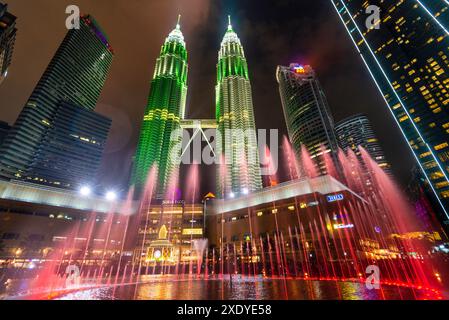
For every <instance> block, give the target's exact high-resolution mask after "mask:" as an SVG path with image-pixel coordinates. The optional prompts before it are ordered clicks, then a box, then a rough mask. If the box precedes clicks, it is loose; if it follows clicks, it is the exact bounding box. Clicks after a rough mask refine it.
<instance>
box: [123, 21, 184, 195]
mask: <svg viewBox="0 0 449 320" xmlns="http://www.w3.org/2000/svg"><path fill="white" fill-rule="evenodd" d="M187 73H188V64H187V50H186V44H185V41H184V36H183V34H182V32H181V27H180V25H179V20H178V24H177V25H176V28H175V29H174V30H173V31H172V32H171V33H170V34H169V36H168V37H167V39H166V40H165V43H164V45H163V46H162V49H161V53H160V56H159V58H158V59H157V60H156V67H155V70H154V76H153V80H152V82H151V89H150V95H149V98H148V105H147V107H146V110H145V115H144V117H143V124H142V128H141V132H140V139H139V144H138V147H137V151H136V155H135V159H134V166H133V171H132V176H131V185H134V186H135V188H136V191H137V192H140V191H142V189H143V187H144V185H145V181H146V179H147V176H148V172H149V170H150V168H151V167H153V166H154V165H155V166H156V167H157V169H158V186H157V191H156V193H157V195H158V197H163V196H164V195H165V192H166V189H167V186H168V183H169V181H170V178H171V177H172V175H173V174H175V173H176V172H177V170H179V163H177V159H174V158H172V157H170V154H172V150H173V148H174V147H175V146H176V145H177V142H179V141H174V140H173V139H171V135H172V132H174V131H175V130H179V129H180V125H179V122H180V120H181V119H184V113H185V104H186V96H187ZM179 139H180V138H179Z"/></svg>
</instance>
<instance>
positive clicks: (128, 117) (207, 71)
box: [0, 1, 412, 190]
mask: <svg viewBox="0 0 449 320" xmlns="http://www.w3.org/2000/svg"><path fill="white" fill-rule="evenodd" d="M15 3H17V6H18V7H19V8H20V6H21V3H20V1H15V2H13V3H12V4H10V7H11V8H10V10H14V8H15ZM44 3H45V2H44ZM195 5H196V4H195ZM195 5H194V6H195ZM262 5H263V6H264V5H266V4H264V3H262ZM46 6H47V9H48V6H49V5H48V4H46ZM60 7H63V6H62V5H60ZM80 7H81V10H82V11H84V12H89V13H92V14H93V15H95V8H90V7H92V5H91V4H89V5H87V4H83V3H82V1H81V3H80ZM233 7H235V6H234V5H233V4H232V3H231V4H230V5H229V7H228V6H226V5H225V4H224V3H221V4H218V5H212V7H209V6H206V8H209V9H204V10H207V11H208V12H207V14H204V16H205V18H204V17H203V19H202V20H201V19H198V17H197V18H196V19H193V20H192V19H189V15H192V12H189V10H188V9H187V13H186V14H184V17H183V21H184V23H183V25H185V29H186V30H187V33H186V39H187V42H188V50H189V46H190V47H193V49H192V50H193V51H194V52H196V53H198V46H200V47H201V46H205V45H209V40H210V39H209V38H211V37H212V36H211V34H212V33H213V32H215V34H214V36H213V37H214V38H215V39H217V37H218V38H219V37H220V36H219V34H220V33H221V31H220V30H222V27H223V26H224V25H225V24H226V16H227V14H225V13H223V12H222V13H218V12H217V11H219V10H221V11H230V12H229V13H232V11H233V10H235V8H233ZM319 7H320V10H322V11H324V12H327V14H329V18H330V19H333V20H334V22H338V20H337V19H335V15H334V13H333V12H332V11H331V9H332V8H331V7H329V4H327V5H323V6H319ZM322 7H324V9H323V8H322ZM52 9H53V8H52ZM89 9H91V10H89ZM181 9H184V10H186V8H181ZM53 10H55V9H53ZM97 10H98V9H97ZM17 11H18V10H15V12H14V13H16V14H18V13H20V11H19V12H17ZM179 11H180V13H183V12H182V11H183V10H179ZM235 11H237V13H236V14H235V15H234V16H235V18H234V19H233V20H234V21H235V24H237V25H238V28H239V29H240V28H241V29H242V31H241V33H242V36H243V37H245V40H244V41H245V42H248V43H249V44H248V45H247V46H248V49H247V51H249V53H247V55H248V61H249V70H250V76H251V79H254V80H253V82H254V85H253V95H254V109H255V113H256V114H255V118H256V127H257V128H279V129H280V131H281V133H286V129H285V124H284V123H283V120H284V119H283V117H282V107H281V102H280V99H279V96H278V92H277V88H276V86H274V87H273V88H271V89H270V90H269V91H270V96H269V97H268V98H267V93H266V91H267V90H264V87H265V86H266V85H265V84H261V82H264V81H266V79H268V80H269V81H266V82H267V85H268V84H270V86H271V85H272V84H273V83H274V84H275V81H276V80H275V66H276V65H277V64H280V63H282V62H285V64H288V63H290V62H292V61H298V59H297V57H288V58H285V54H284V55H283V56H282V55H280V57H279V58H273V57H268V58H267V57H265V59H271V60H272V61H273V62H274V63H273V64H272V68H263V67H262V66H261V63H260V60H261V59H260V57H258V56H255V55H254V51H255V50H257V48H259V45H258V43H257V42H256V46H254V42H255V41H256V39H255V38H254V37H250V34H251V29H250V28H249V26H250V25H251V24H254V23H255V21H257V20H258V19H260V18H259V17H257V16H255V15H254V17H252V16H251V15H249V17H248V18H247V17H246V16H245V15H244V14H245V13H247V12H245V9H244V8H243V9H240V10H235ZM312 11H313V10H311V12H312ZM177 13H178V12H176V13H174V12H172V15H173V17H172V18H170V19H168V18H167V19H163V20H164V21H163V24H162V25H161V28H163V29H165V30H167V28H169V27H170V26H172V25H173V20H174V19H176V14H177ZM227 13H228V12H227ZM101 14H103V13H101ZM136 16H137V17H138V14H137V13H136ZM215 16H217V17H219V18H220V19H219V20H218V21H220V23H219V25H216V24H214V27H215V28H211V30H206V29H205V27H204V24H207V21H209V20H213V18H214V17H215ZM59 17H60V18H65V15H64V12H61V14H60V15H59ZM98 19H99V21H100V23H102V25H104V29H105V30H107V31H108V35H109V36H110V37H111V36H112V37H114V33H111V32H109V30H110V27H108V25H109V24H110V22H109V21H108V19H106V20H103V19H100V18H98ZM28 20H29V19H26V18H25V17H24V15H23V14H22V18H21V21H22V22H21V23H23V24H25V25H28V23H30V22H28ZM189 20H190V21H189ZM305 20H306V19H305ZM275 21H277V22H279V21H278V19H277V20H275ZM60 29H61V30H58V31H59V32H61V31H64V26H63V24H62V25H61V28H60ZM214 29H216V30H214ZM26 31H27V30H26V28H25V30H24V33H25V32H26ZM55 31H56V30H55ZM340 31H341V34H342V36H345V34H344V33H343V31H344V30H340ZM165 32H166V31H165ZM266 32H267V33H269V32H270V30H266ZM156 33H157V32H156ZM156 33H155V34H156ZM204 33H206V34H205V37H202V38H206V39H208V41H204V40H199V39H198V37H193V36H194V35H195V34H197V35H204ZM317 33H318V34H323V31H318V32H317ZM19 35H20V34H19ZM149 35H150V37H149V38H151V39H153V38H154V39H155V40H154V41H156V40H157V41H160V40H159V39H156V38H157V37H156V36H153V33H151V34H149ZM164 38H165V36H164ZM189 38H191V39H192V40H191V41H189ZM21 39H22V38H20V37H19V43H20V44H23V42H21V41H20V40H21ZM271 39H272V37H271ZM120 40H121V39H120ZM22 41H23V40H22ZM29 41H30V40H29V39H27V40H26V42H29ZM308 41H311V40H310V38H309V40H308ZM111 42H113V43H114V47H115V48H116V47H117V46H116V45H115V42H117V40H116V41H114V40H111ZM218 42H219V40H218ZM347 42H348V41H347ZM28 45H29V44H28ZM51 45H53V46H54V44H48V45H47V48H48V47H51ZM118 45H119V46H120V41H119V43H118ZM267 45H269V43H267ZM347 45H348V48H349V49H340V50H341V52H345V51H346V50H348V51H349V52H350V50H352V48H351V46H350V43H349V42H348V43H347ZM158 46H160V45H158ZM158 46H156V47H154V46H152V47H154V48H152V49H151V50H152V51H154V49H155V48H157V47H158ZM217 46H218V45H217ZM20 48H21V46H20V45H19V48H18V50H20ZM47 51H51V49H47ZM210 51H215V50H210ZM292 51H293V53H289V55H291V54H294V55H297V54H298V53H295V51H297V52H299V53H300V52H302V51H309V56H310V57H308V58H304V59H299V61H306V60H308V61H310V60H313V59H317V58H316V57H313V54H312V53H311V52H314V53H315V54H316V55H320V54H324V55H325V54H327V53H326V52H327V50H324V51H323V52H321V50H320V46H319V45H318V44H317V45H316V46H308V47H307V50H292ZM116 52H117V55H118V56H119V57H120V56H121V53H120V52H121V50H119V49H116ZM262 53H263V54H262V56H270V55H271V54H270V53H269V50H268V52H265V50H264V51H263V52H262ZM23 54H24V52H23V51H19V53H18V57H17V59H18V60H19V62H17V63H20V61H21V60H20V59H21V57H20V56H22V55H23ZM340 54H341V53H340ZM201 56H205V58H206V62H207V61H208V60H212V59H213V60H216V53H214V52H212V53H209V52H207V53H203V54H200V55H198V54H193V53H192V54H191V60H192V61H193V62H192V61H191V62H190V64H191V65H192V64H193V63H195V61H196V63H195V65H192V67H193V71H192V73H193V80H192V82H193V85H192V89H191V97H189V98H188V101H187V108H186V109H187V111H186V113H187V114H188V116H187V117H188V118H200V117H201V118H211V116H210V114H211V113H212V114H213V110H214V108H213V101H214V100H213V98H212V99H202V100H204V101H202V100H201V104H197V103H195V102H198V101H199V100H198V95H199V94H201V93H202V92H203V91H204V94H205V95H206V97H207V96H210V97H213V95H214V90H213V88H212V89H211V86H210V83H209V85H207V86H206V87H209V88H210V89H208V90H202V89H200V87H199V83H198V80H199V79H204V78H209V79H210V78H212V77H214V78H215V76H214V75H213V73H214V72H213V70H214V69H215V68H214V67H212V68H210V64H209V67H207V66H206V64H205V65H199V64H198V62H197V61H198V59H199V58H201ZM41 59H42V58H41ZM122 59H123V58H122ZM42 60H43V59H42ZM116 60H117V61H120V58H117V59H116ZM147 60H150V59H148V58H145V65H148V62H147ZM282 60H284V61H282ZM324 62H325V61H324V60H323V63H317V69H318V72H319V75H320V78H323V79H324V81H323V86H324V87H325V91H326V92H327V93H328V95H329V96H330V99H329V100H330V103H329V104H330V107H331V109H332V111H333V112H334V113H336V120H339V119H340V118H341V117H342V114H343V115H351V113H355V112H356V111H364V110H359V109H358V108H357V107H352V108H351V109H350V108H349V107H347V106H345V107H344V108H339V106H340V105H341V102H340V101H338V100H337V99H336V98H335V96H336V93H335V89H334V88H332V87H330V83H329V79H331V80H332V78H333V77H337V78H342V77H344V75H343V74H340V75H337V76H336V75H335V74H332V72H331V71H330V70H329V68H332V66H329V65H328V64H327V63H324ZM124 63H125V61H124V60H121V63H120V62H114V63H113V66H112V70H111V77H110V78H111V79H108V81H107V82H106V86H105V92H104V93H103V94H102V98H101V100H100V103H99V106H98V109H99V110H100V112H103V113H107V114H108V115H111V117H112V118H113V132H112V136H111V138H110V142H109V143H108V147H107V150H106V153H107V154H106V158H105V160H104V161H103V166H102V172H103V173H104V172H112V174H111V175H109V176H108V177H106V178H105V179H104V180H103V181H101V182H102V183H103V184H104V185H119V186H123V185H126V183H127V180H128V177H129V170H130V169H127V168H130V167H131V165H130V163H131V157H132V154H133V153H134V149H135V148H136V147H135V144H136V142H137V140H138V139H137V134H138V131H139V128H138V123H140V121H139V120H136V121H135V120H134V119H136V115H137V117H140V116H139V113H140V112H142V111H143V108H142V105H144V104H145V103H144V104H137V103H135V102H134V103H130V104H129V105H128V103H125V104H124V105H126V106H127V107H122V108H119V107H118V106H114V104H115V103H116V102H115V101H122V100H123V98H125V97H126V96H127V95H129V94H130V92H131V91H130V92H127V90H126V89H127V88H129V86H126V85H125V86H124V87H123V88H116V89H117V90H115V92H113V93H112V92H111V86H112V87H115V86H116V85H117V77H116V76H115V77H114V74H116V73H115V72H117V71H116V70H117V69H120V70H122V67H123V66H124ZM126 63H127V64H129V63H130V62H129V59H128V60H127V61H126ZM214 64H215V63H214ZM326 64H327V65H326ZM117 65H118V66H117ZM114 68H117V69H114ZM138 68H139V70H140V69H141V70H143V72H142V74H143V73H145V74H148V73H150V74H151V71H152V67H150V66H148V68H141V67H138ZM261 68H262V69H264V70H265V69H266V71H264V72H260V71H261ZM352 68H355V69H359V67H358V66H352ZM320 69H321V70H324V74H323V76H321V74H322V71H321V70H320ZM337 69H338V67H337ZM122 71H123V70H122ZM360 71H361V73H362V74H357V75H354V72H353V73H352V74H349V75H348V78H351V77H354V76H355V77H362V76H363V72H364V71H363V69H362V68H360ZM211 73H212V74H211ZM14 76H15V75H14ZM127 77H128V78H129V77H130V75H129V74H128V75H127ZM191 77H192V75H191ZM362 78H364V77H362ZM11 81H14V84H17V82H16V81H17V80H16V79H14V78H13V80H11ZM23 81H26V82H31V81H30V80H28V79H24V80H23ZM365 81H366V84H365V92H366V91H368V92H374V94H373V99H372V100H373V101H376V100H378V101H380V102H381V99H380V98H379V97H378V96H377V93H376V92H375V90H374V89H375V88H373V86H372V85H371V84H370V83H369V78H368V77H366V80H365ZM133 82H135V80H134V79H133ZM332 82H334V81H332ZM147 83H148V82H147V81H139V82H138V83H137V82H136V84H137V86H135V87H136V88H141V87H143V86H148V85H147ZM206 83H208V82H206ZM351 83H353V82H352V81H351ZM12 85H13V84H8V83H5V86H9V87H8V89H10V88H11V86H12ZM339 86H340V84H339ZM348 86H349V83H348ZM329 88H330V89H329ZM2 90H6V89H3V88H0V92H1V93H3V91H2ZM16 90H17V89H16ZM22 90H23V89H22ZM145 90H148V87H147V89H145ZM145 90H139V94H138V96H140V97H142V95H144V94H143V93H144V92H145ZM12 91H14V90H12ZM132 92H134V93H135V92H136V89H133V90H132ZM344 92H346V94H347V95H348V96H349V97H350V100H351V99H354V100H357V98H354V97H353V96H354V95H353V94H352V93H350V92H349V90H345V91H344ZM271 93H273V94H274V95H273V96H272V95H271ZM8 94H10V93H8ZM24 94H26V93H24ZM117 94H119V96H118V99H114V97H115V98H117ZM22 95H23V94H22ZM120 96H121V97H120ZM111 98H112V100H114V101H113V102H112V103H107V102H108V101H111ZM15 99H19V98H18V97H14V99H12V101H14V100H15ZM22 99H23V97H22ZM359 99H360V98H359ZM131 100H132V99H131ZM140 100H141V99H140ZM261 100H266V101H271V103H261ZM360 100H361V99H360ZM12 101H11V104H12V103H13V102H12ZM105 102H106V103H105ZM118 104H120V102H118ZM121 104H122V105H123V102H122V103H121ZM193 104H194V105H193ZM268 104H270V106H269V107H268V108H269V109H270V110H275V111H272V118H270V119H266V117H263V116H262V115H263V114H264V113H266V110H267V109H266V108H267V105H268ZM353 104H354V105H355V104H357V105H362V107H364V108H366V105H369V104H372V105H378V104H377V103H373V102H371V101H368V102H367V103H366V104H362V103H361V102H359V103H353ZM201 105H203V107H201ZM204 105H207V106H204ZM345 105H346V103H345ZM351 105H352V104H351ZM379 105H380V104H379ZM197 106H200V108H198V107H197ZM16 108H20V107H18V106H16ZM7 109H8V111H7V112H6V114H8V113H11V112H12V110H13V109H14V108H10V107H8V108H7ZM344 109H347V110H346V111H344V112H342V110H344ZM335 111H337V112H335ZM368 111H370V110H368ZM368 113H370V112H368ZM371 114H372V111H371ZM207 115H209V116H207ZM2 118H4V120H7V121H9V122H10V123H11V122H13V121H14V115H11V116H9V117H8V116H4V117H2ZM370 118H371V117H370ZM373 118H374V121H373V122H376V123H379V122H382V123H383V121H382V120H386V121H390V122H392V120H391V119H388V115H386V114H384V115H383V117H382V116H381V118H382V120H381V121H379V119H378V118H379V116H378V115H377V113H376V115H375V117H373ZM376 118H377V119H376ZM137 119H138V118H137ZM376 120H377V121H376ZM389 130H391V131H393V132H394V131H395V129H394V128H393V127H392V126H391V128H390V129H389ZM117 136H119V137H117ZM384 137H385V135H384ZM386 140H387V139H385V138H382V135H381V137H380V141H381V144H382V145H383V144H385V143H386ZM399 148H401V146H399ZM385 149H387V150H389V152H390V154H391V152H392V149H394V150H396V149H397V147H396V146H394V148H393V147H391V146H387V147H385ZM403 149H405V150H407V149H406V146H404V147H403ZM405 156H406V157H407V154H406V155H405ZM393 158H394V157H393ZM111 159H113V160H111ZM402 159H403V157H401V161H400V162H401V163H402V162H403V161H402ZM409 160H410V159H409ZM395 161H396V164H397V163H398V160H397V159H395ZM395 161H394V160H393V159H392V161H391V162H392V163H393V168H394V169H395V170H396V172H399V173H400V174H398V175H397V176H399V177H402V181H407V178H408V170H407V167H406V168H404V167H401V166H394V164H395ZM410 164H412V162H411V161H410ZM410 167H411V165H410ZM123 169H124V170H123ZM124 171H127V172H124ZM213 186H214V183H211V184H210V185H209V186H208V185H207V183H206V184H205V186H204V188H205V190H212V188H213Z"/></svg>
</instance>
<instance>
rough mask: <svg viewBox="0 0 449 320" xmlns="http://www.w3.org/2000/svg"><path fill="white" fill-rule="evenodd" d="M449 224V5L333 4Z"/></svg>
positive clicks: (390, 0)
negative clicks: (373, 16) (376, 14)
mask: <svg viewBox="0 0 449 320" xmlns="http://www.w3.org/2000/svg"><path fill="white" fill-rule="evenodd" d="M332 3H333V4H334V6H335V9H336V11H337V13H338V15H339V16H340V18H341V21H342V23H343V24H344V26H345V28H346V30H347V32H348V34H349V35H350V38H351V39H352V41H353V43H354V45H355V46H356V48H357V50H358V51H359V52H360V55H361V58H362V60H363V62H364V63H365V65H366V66H367V68H368V69H369V72H370V73H371V75H372V77H373V79H374V81H375V83H376V85H377V87H378V89H379V90H380V92H381V93H382V96H383V97H384V99H385V102H386V104H387V106H388V110H389V111H390V112H391V114H392V115H393V117H394V119H395V121H396V123H397V125H398V126H399V128H400V129H401V131H402V133H403V135H404V138H405V139H406V141H407V143H408V145H409V146H410V149H411V151H412V152H413V154H414V156H415V158H416V161H417V162H418V163H419V165H420V167H421V169H422V170H423V172H424V174H425V176H426V178H427V179H428V180H429V182H430V187H431V189H432V190H433V192H434V194H435V195H436V198H437V199H438V201H439V202H440V204H441V206H442V215H441V217H442V219H443V220H444V223H446V224H449V214H448V211H449V110H448V106H449V31H448V28H449V2H448V1H447V0H443V1H435V0H421V1H418V0H416V1H403V0H385V1H375V2H373V3H372V4H375V5H377V6H378V8H380V21H378V23H377V24H374V25H369V24H367V21H370V19H369V18H370V16H369V14H366V13H365V10H366V7H367V1H365V0H351V1H347V0H333V1H332Z"/></svg>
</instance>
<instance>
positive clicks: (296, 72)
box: [276, 63, 338, 174]
mask: <svg viewBox="0 0 449 320" xmlns="http://www.w3.org/2000/svg"><path fill="white" fill-rule="evenodd" d="M276 78H277V81H278V83H279V93H280V96H281V101H282V107H283V109H284V116H285V121H286V123H287V130H288V134H289V137H290V141H291V143H292V146H293V149H294V150H295V152H296V153H297V154H298V155H299V154H300V152H301V146H302V145H303V146H304V147H305V148H306V149H307V151H308V152H309V154H310V156H311V157H312V158H315V159H317V165H318V167H319V171H320V172H321V173H323V174H325V173H326V172H325V166H324V164H322V163H320V161H323V160H322V157H319V155H320V154H322V153H323V152H328V153H331V154H332V156H334V155H335V153H336V151H337V149H338V143H337V138H336V136H335V132H334V119H333V117H332V114H331V112H330V109H329V106H328V103H327V99H326V96H325V94H324V91H323V88H322V87H321V84H320V82H319V81H318V78H317V76H316V74H315V71H314V70H313V69H312V67H311V66H302V65H300V64H297V63H292V64H290V66H288V67H286V66H279V67H278V68H277V72H276ZM323 148H324V150H323Z"/></svg>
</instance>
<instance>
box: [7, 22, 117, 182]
mask: <svg viewBox="0 0 449 320" xmlns="http://www.w3.org/2000/svg"><path fill="white" fill-rule="evenodd" d="M30 54H31V53H30ZM112 58H113V51H112V48H111V47H110V45H109V43H108V40H107V37H106V35H105V33H104V32H103V31H102V30H101V28H100V26H99V25H98V23H97V22H96V21H95V20H94V19H93V18H92V17H91V16H83V17H81V21H80V29H72V30H69V32H68V33H67V35H66V36H65V38H64V40H63V42H62V44H61V45H60V47H59V49H58V50H57V52H56V54H55V56H54V57H53V59H52V61H51V62H50V64H49V65H48V67H47V69H46V70H45V72H44V74H43V76H42V78H41V79H40V81H39V83H38V84H37V86H36V87H35V89H34V91H33V93H32V94H31V97H30V98H29V100H28V102H27V103H26V105H25V107H24V108H23V110H22V112H21V113H20V115H19V117H18V119H17V121H16V123H15V124H14V126H13V127H12V129H11V130H10V131H9V134H8V136H7V137H6V138H5V141H4V143H3V145H2V147H1V149H0V177H2V178H6V179H21V180H30V181H34V182H37V183H44V184H50V185H56V186H66V187H70V188H73V187H77V184H78V183H79V181H78V180H79V179H74V181H67V180H66V181H60V180H59V178H57V177H61V176H60V172H62V171H64V170H66V171H65V172H66V174H67V178H68V177H75V176H76V175H77V174H78V173H77V171H76V170H78V169H77V168H80V167H81V166H82V165H85V170H86V172H85V173H83V174H81V173H79V174H80V177H83V176H86V174H87V175H89V177H90V179H92V177H94V176H95V174H96V172H95V170H94V169H96V168H97V167H98V164H99V161H100V160H99V156H98V151H99V150H100V149H102V148H100V149H99V148H98V147H97V146H94V143H93V142H92V141H97V139H98V142H99V143H101V144H103V143H104V139H105V136H106V135H107V129H108V128H109V125H106V122H108V121H106V120H105V119H103V117H100V116H98V115H96V114H95V113H94V112H93V110H94V108H95V105H96V103H97V100H98V98H99V96H100V93H101V90H102V88H103V85H104V83H105V80H106V77H107V74H108V71H109V68H110V65H111V62H112ZM76 108H80V109H84V110H74V109H76ZM70 116H73V117H74V119H73V121H71V120H70V119H67V117H70ZM84 121H85V123H84ZM105 130H106V131H105ZM76 136H77V137H78V138H77V137H76ZM77 139H80V140H81V141H82V142H81V143H86V144H91V145H89V146H84V147H79V145H80V141H78V140H77ZM92 149H94V150H93V151H92ZM91 152H92V153H91ZM63 159H64V160H63ZM53 161H56V162H54V163H53ZM67 161H69V162H67ZM95 161H97V162H98V164H93V162H95ZM64 162H67V163H66V164H64ZM75 162H78V164H74V163H75ZM61 166H66V168H65V169H61V168H60V167H61ZM72 169H73V170H74V171H73V172H70V173H69V172H68V170H72ZM53 170H55V171H56V172H52V171H53Z"/></svg>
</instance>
